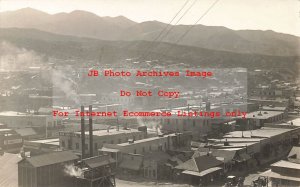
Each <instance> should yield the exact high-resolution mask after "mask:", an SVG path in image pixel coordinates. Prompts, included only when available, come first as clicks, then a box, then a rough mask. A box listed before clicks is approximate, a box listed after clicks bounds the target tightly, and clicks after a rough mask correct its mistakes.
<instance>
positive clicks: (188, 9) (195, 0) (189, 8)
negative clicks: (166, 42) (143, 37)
mask: <svg viewBox="0 0 300 187" xmlns="http://www.w3.org/2000/svg"><path fill="white" fill-rule="evenodd" d="M196 2H197V0H194V2H193V3H192V4H191V5H190V6H189V7H188V8H187V9H186V10H185V12H184V13H183V14H182V15H181V17H180V18H179V19H178V20H177V21H176V23H175V24H174V25H177V24H178V23H179V22H180V21H181V19H182V18H183V17H184V16H185V15H186V14H187V13H188V12H189V11H190V10H191V8H192V7H193V6H194V5H195V4H196ZM173 28H174V27H171V28H170V29H169V30H168V31H167V32H166V33H165V34H164V35H163V36H162V38H161V39H160V40H159V41H158V44H157V46H156V47H158V46H159V45H160V44H161V42H162V41H163V39H164V38H165V37H166V36H168V34H169V33H170V32H171V31H172V30H173ZM151 49H152V48H151ZM150 53H151V52H150V49H149V52H148V53H147V55H146V56H145V57H144V58H147V57H148V56H149V54H150Z"/></svg>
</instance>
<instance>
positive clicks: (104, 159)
mask: <svg viewBox="0 0 300 187" xmlns="http://www.w3.org/2000/svg"><path fill="white" fill-rule="evenodd" d="M82 161H83V162H84V163H85V164H86V165H87V166H88V167H90V168H97V167H101V166H105V165H108V164H111V163H115V162H116V161H115V160H114V159H113V158H111V157H110V156H109V155H100V156H95V157H91V158H87V159H84V160H82Z"/></svg>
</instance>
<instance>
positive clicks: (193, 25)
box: [175, 0, 220, 44]
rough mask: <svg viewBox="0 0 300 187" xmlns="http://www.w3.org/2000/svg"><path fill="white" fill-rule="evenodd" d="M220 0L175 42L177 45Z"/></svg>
mask: <svg viewBox="0 0 300 187" xmlns="http://www.w3.org/2000/svg"><path fill="white" fill-rule="evenodd" d="M219 1H220V0H215V1H214V2H213V3H212V4H211V5H210V7H209V8H208V9H207V10H206V11H205V12H204V13H203V14H202V15H201V16H200V18H199V19H198V20H197V21H196V22H195V23H194V24H193V25H191V26H190V27H189V28H188V29H187V31H186V32H185V33H184V34H183V35H181V37H180V38H179V39H178V40H177V41H176V42H175V44H178V43H179V42H180V40H182V39H183V38H184V37H185V36H186V35H187V34H188V33H189V32H190V31H191V30H192V29H193V28H194V27H195V26H196V25H197V24H198V23H199V21H201V20H202V19H203V18H204V17H205V16H206V15H207V14H208V13H209V11H210V10H211V9H212V8H213V7H214V6H215V5H216V4H217V3H218V2H219Z"/></svg>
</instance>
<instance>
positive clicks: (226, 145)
mask: <svg viewBox="0 0 300 187" xmlns="http://www.w3.org/2000/svg"><path fill="white" fill-rule="evenodd" d="M299 133H300V128H299V127H295V128H289V127H286V128H282V127H280V128H276V127H263V128H261V129H255V130H248V131H233V132H230V133H227V134H226V135H224V136H223V138H222V139H209V140H208V144H207V145H205V146H204V147H206V148H210V149H218V150H226V151H232V152H235V153H234V155H235V158H234V161H235V163H234V166H233V167H234V168H232V169H233V170H235V171H236V173H237V174H238V173H240V174H241V173H242V172H245V171H247V170H249V168H252V169H253V168H255V167H257V166H260V165H262V164H265V163H270V162H274V161H278V160H279V159H281V158H282V157H285V156H287V155H288V153H289V151H290V149H291V148H292V146H293V145H296V144H298V142H299Z"/></svg>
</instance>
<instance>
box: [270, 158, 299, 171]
mask: <svg viewBox="0 0 300 187" xmlns="http://www.w3.org/2000/svg"><path fill="white" fill-rule="evenodd" d="M271 166H273V167H281V168H290V169H296V170H300V164H297V163H293V162H289V161H285V160H280V161H278V162H276V163H274V164H272V165H271Z"/></svg>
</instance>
